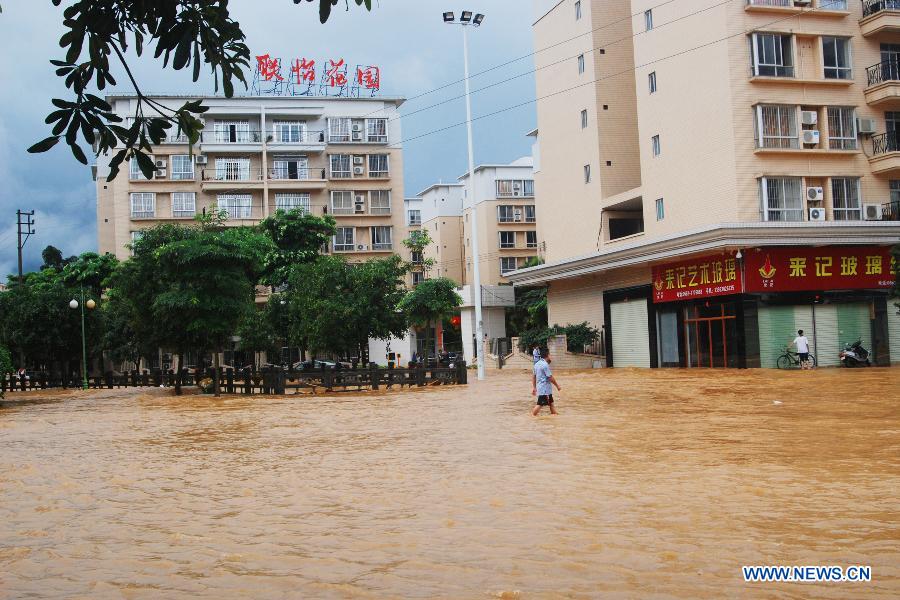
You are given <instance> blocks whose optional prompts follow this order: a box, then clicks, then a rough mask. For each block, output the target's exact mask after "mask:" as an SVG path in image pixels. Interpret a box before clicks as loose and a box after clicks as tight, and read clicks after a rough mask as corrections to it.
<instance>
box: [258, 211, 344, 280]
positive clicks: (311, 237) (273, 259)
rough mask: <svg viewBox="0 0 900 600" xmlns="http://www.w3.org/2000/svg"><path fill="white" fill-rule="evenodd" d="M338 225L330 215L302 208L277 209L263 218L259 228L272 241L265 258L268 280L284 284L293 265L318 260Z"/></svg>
mask: <svg viewBox="0 0 900 600" xmlns="http://www.w3.org/2000/svg"><path fill="white" fill-rule="evenodd" d="M335 224H336V223H335V220H334V217H332V216H331V215H325V216H324V217H317V216H315V215H311V214H309V213H307V212H305V211H303V210H299V209H298V210H291V211H288V212H285V211H283V210H278V211H275V214H274V215H272V216H270V217H267V218H266V219H264V220H263V221H262V223H260V224H259V228H260V231H262V232H263V233H264V234H265V235H266V236H268V237H269V239H271V240H272V246H271V248H270V249H269V252H268V253H267V254H266V256H265V259H264V261H265V267H264V281H265V283H267V284H268V285H274V286H280V285H284V284H285V283H286V282H287V281H288V279H289V277H290V269H291V267H292V266H293V265H296V264H299V263H309V262H313V261H315V260H316V258H318V256H319V255H320V254H321V253H322V247H323V246H324V245H325V244H327V243H328V241H329V240H330V239H331V238H332V236H333V235H334V234H335Z"/></svg>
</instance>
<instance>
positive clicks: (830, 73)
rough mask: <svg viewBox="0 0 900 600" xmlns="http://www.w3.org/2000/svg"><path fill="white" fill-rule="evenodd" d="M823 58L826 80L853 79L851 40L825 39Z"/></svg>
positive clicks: (823, 39)
mask: <svg viewBox="0 0 900 600" xmlns="http://www.w3.org/2000/svg"><path fill="white" fill-rule="evenodd" d="M822 58H823V60H824V63H825V79H853V69H852V67H851V66H850V40H849V39H847V38H840V37H828V36H826V37H823V38H822Z"/></svg>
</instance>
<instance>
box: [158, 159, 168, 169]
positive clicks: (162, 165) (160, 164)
mask: <svg viewBox="0 0 900 600" xmlns="http://www.w3.org/2000/svg"><path fill="white" fill-rule="evenodd" d="M167 166H168V163H167V162H166V161H164V160H158V161H156V168H157V169H165V168H166V167H167Z"/></svg>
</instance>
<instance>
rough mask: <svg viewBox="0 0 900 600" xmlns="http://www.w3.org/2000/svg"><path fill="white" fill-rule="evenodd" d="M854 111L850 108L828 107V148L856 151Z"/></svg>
mask: <svg viewBox="0 0 900 600" xmlns="http://www.w3.org/2000/svg"><path fill="white" fill-rule="evenodd" d="M856 144H857V141H856V110H855V109H854V108H853V107H852V106H829V107H828V147H829V148H831V149H832V150H856Z"/></svg>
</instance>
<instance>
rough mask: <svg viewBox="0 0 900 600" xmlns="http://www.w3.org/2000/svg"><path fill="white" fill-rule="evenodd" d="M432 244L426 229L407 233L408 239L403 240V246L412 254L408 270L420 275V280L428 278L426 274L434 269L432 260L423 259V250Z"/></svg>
mask: <svg viewBox="0 0 900 600" xmlns="http://www.w3.org/2000/svg"><path fill="white" fill-rule="evenodd" d="M432 243H434V240H432V239H431V234H429V233H428V230H427V229H418V230H415V231H410V232H409V237H408V238H406V239H405V240H403V245H404V246H405V247H406V248H407V249H408V250H409V251H410V253H411V254H412V260H411V261H410V263H409V270H410V271H412V272H414V273H416V272H418V273H422V279H427V278H428V272H429V271H431V268H432V267H434V259H433V258H425V249H426V248H427V247H428V246H430V245H431V244H432Z"/></svg>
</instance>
